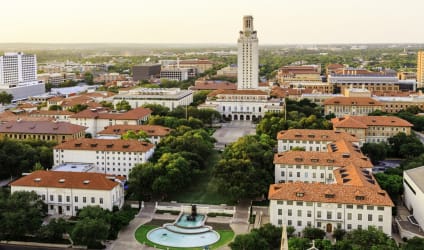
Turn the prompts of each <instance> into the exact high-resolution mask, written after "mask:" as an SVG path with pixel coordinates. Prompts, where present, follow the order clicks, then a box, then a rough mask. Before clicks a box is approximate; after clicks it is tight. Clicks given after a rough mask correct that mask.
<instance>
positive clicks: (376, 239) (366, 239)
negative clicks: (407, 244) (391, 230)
mask: <svg viewBox="0 0 424 250" xmlns="http://www.w3.org/2000/svg"><path fill="white" fill-rule="evenodd" d="M344 240H345V241H347V242H348V244H350V245H351V246H352V248H353V249H387V250H391V249H393V250H394V249H397V245H396V242H395V241H394V240H393V239H391V238H389V236H387V235H386V234H385V233H383V231H381V230H378V229H376V228H375V227H370V228H368V230H364V229H356V230H353V231H350V232H348V233H347V234H346V235H345V238H344Z"/></svg>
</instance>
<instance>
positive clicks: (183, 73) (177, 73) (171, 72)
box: [160, 67, 189, 82]
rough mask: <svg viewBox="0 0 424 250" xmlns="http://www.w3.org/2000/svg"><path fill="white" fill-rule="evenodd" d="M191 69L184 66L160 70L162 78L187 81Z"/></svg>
mask: <svg viewBox="0 0 424 250" xmlns="http://www.w3.org/2000/svg"><path fill="white" fill-rule="evenodd" d="M188 76H189V69H182V68H169V67H168V68H165V69H162V71H161V72H160V79H166V80H170V81H178V82H181V81H186V80H188Z"/></svg>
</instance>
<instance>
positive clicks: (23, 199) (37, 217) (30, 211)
mask: <svg viewBox="0 0 424 250" xmlns="http://www.w3.org/2000/svg"><path fill="white" fill-rule="evenodd" d="M46 212H47V207H46V206H45V204H44V203H43V202H42V201H41V200H40V199H39V198H38V195H37V194H36V193H35V192H15V193H13V194H12V195H9V194H8V193H6V192H0V222H1V225H0V227H1V229H0V240H20V239H23V238H24V237H25V236H26V235H27V234H31V235H34V234H36V233H37V231H38V230H39V229H40V227H41V223H42V221H43V217H44V216H45V214H46Z"/></svg>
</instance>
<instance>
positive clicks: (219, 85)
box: [190, 81, 237, 90]
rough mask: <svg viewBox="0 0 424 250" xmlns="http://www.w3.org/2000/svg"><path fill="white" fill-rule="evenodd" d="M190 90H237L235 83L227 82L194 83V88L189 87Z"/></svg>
mask: <svg viewBox="0 0 424 250" xmlns="http://www.w3.org/2000/svg"><path fill="white" fill-rule="evenodd" d="M190 89H192V90H216V89H232V90H235V89H237V85H236V84H235V83H231V82H227V81H196V82H195V83H194V86H192V87H190Z"/></svg>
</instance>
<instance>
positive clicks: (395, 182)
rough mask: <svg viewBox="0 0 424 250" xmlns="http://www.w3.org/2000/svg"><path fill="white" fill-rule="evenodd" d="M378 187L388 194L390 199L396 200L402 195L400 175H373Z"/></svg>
mask: <svg viewBox="0 0 424 250" xmlns="http://www.w3.org/2000/svg"><path fill="white" fill-rule="evenodd" d="M374 177H375V179H376V180H377V182H378V184H379V185H380V187H381V188H382V189H384V190H386V191H387V193H389V195H390V197H392V199H397V198H398V197H399V196H400V195H402V193H403V178H402V176H400V175H393V174H386V173H377V174H375V175H374Z"/></svg>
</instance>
